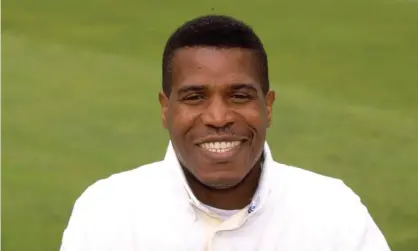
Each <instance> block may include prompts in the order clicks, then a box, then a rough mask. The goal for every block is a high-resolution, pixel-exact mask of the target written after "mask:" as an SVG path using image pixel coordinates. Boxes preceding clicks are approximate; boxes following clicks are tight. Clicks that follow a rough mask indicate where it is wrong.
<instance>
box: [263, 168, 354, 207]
mask: <svg viewBox="0 0 418 251" xmlns="http://www.w3.org/2000/svg"><path fill="white" fill-rule="evenodd" d="M272 169H274V171H272V172H271V176H273V179H275V180H277V181H280V183H281V184H280V185H279V183H278V182H276V184H277V185H279V186H282V187H283V188H285V189H286V191H287V192H289V193H291V194H292V195H295V196H302V197H303V198H304V199H305V200H307V201H311V200H326V201H330V199H337V198H338V200H349V201H359V200H360V198H359V196H358V195H357V194H356V193H355V192H354V191H353V190H352V189H351V188H350V187H349V186H347V184H346V183H345V182H344V181H343V180H341V179H339V178H335V177H330V176H326V175H322V174H319V173H316V172H313V171H309V170H306V169H302V168H298V167H295V166H289V165H284V164H280V163H277V162H274V167H273V168H272ZM273 186H274V185H273ZM330 202H332V201H330Z"/></svg>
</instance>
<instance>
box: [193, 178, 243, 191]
mask: <svg viewBox="0 0 418 251" xmlns="http://www.w3.org/2000/svg"><path fill="white" fill-rule="evenodd" d="M199 180H200V182H201V183H202V184H203V185H205V186H206V187H208V188H211V189H214V190H227V189H231V188H234V187H236V186H238V185H239V184H240V183H241V182H242V181H243V180H244V179H243V178H241V177H240V178H238V177H235V178H231V177H224V178H217V179H199Z"/></svg>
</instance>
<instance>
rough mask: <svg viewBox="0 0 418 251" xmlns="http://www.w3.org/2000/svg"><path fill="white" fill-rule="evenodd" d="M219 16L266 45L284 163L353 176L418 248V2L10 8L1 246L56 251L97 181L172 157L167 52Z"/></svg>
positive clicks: (400, 236)
mask: <svg viewBox="0 0 418 251" xmlns="http://www.w3.org/2000/svg"><path fill="white" fill-rule="evenodd" d="M237 6H239V8H237ZM212 8H214V12H216V13H223V14H231V15H234V16H236V17H238V18H243V19H244V20H245V21H247V22H249V23H250V24H252V25H253V26H254V28H255V29H256V31H257V32H258V33H259V35H260V36H261V37H262V39H263V41H264V42H265V45H266V48H267V50H268V54H269V62H270V72H271V81H272V82H273V83H274V84H273V87H274V88H275V89H276V91H277V99H278V100H277V103H276V106H275V109H276V110H275V112H274V121H273V124H274V126H273V128H272V129H271V130H270V131H269V136H268V137H269V142H270V145H271V147H272V150H273V153H274V154H275V156H276V159H277V160H278V161H280V162H284V163H287V164H292V165H297V166H300V167H302V168H306V169H310V170H314V171H316V172H320V173H323V174H326V175H330V176H334V177H338V178H342V179H343V180H344V181H346V183H347V184H348V185H350V186H351V187H352V188H353V189H354V190H355V191H356V192H357V193H358V194H359V195H360V196H361V197H362V198H363V201H364V203H365V204H366V205H367V206H368V208H369V210H370V212H371V214H372V215H373V217H374V218H375V220H376V222H377V223H378V225H379V226H380V228H381V229H382V231H383V232H384V233H385V235H386V237H387V239H388V240H389V242H390V244H391V246H392V248H393V250H395V251H412V250H418V237H417V236H418V200H417V199H416V198H417V197H418V183H417V182H416V180H417V179H418V169H417V168H416V167H417V166H418V157H417V156H416V155H415V154H416V153H418V134H417V132H418V70H417V65H418V29H416V24H418V15H417V13H418V3H417V2H413V1H410V2H407V1H396V0H393V1H389V0H385V1H383V0H382V1H375V0H367V1H338V2H336V1H330V0H328V1H325V0H319V1H307V0H298V1H272V0H270V1H269V0H261V1H257V2H253V1H247V0H245V1H239V2H238V1H220V0H216V1H211V2H204V3H197V2H194V1H187V0H182V1H180V2H170V1H162V2H161V1H160V2H159V3H157V2H155V1H141V2H137V1H132V0H120V1H115V0H113V1H112V0H106V1H97V0H89V1H81V0H74V1H52V0H39V1H29V0H16V1H11V0H7V1H3V3H2V42H3V44H2V61H3V65H2V84H3V89H2V105H3V111H2V112H3V113H2V115H3V116H2V119H3V121H2V122H3V124H2V127H3V131H2V144H3V151H2V155H3V159H2V166H3V173H2V176H3V177H2V205H3V207H2V223H3V231H2V244H1V245H2V250H7V251H17V250H29V249H30V250H33V251H37V250H57V248H58V246H59V243H60V239H61V234H62V231H63V229H64V227H65V225H66V224H67V220H68V217H69V213H70V211H71V207H72V205H73V203H74V200H75V199H76V198H77V197H78V196H79V195H80V193H81V192H82V191H83V190H84V189H85V188H86V187H87V186H88V185H89V184H91V183H92V182H94V181H95V180H97V179H99V178H104V177H107V176H108V175H110V174H111V173H115V172H119V171H122V170H127V169H131V168H135V167H136V166H139V165H142V164H145V163H148V162H150V161H155V160H158V159H160V158H162V157H163V155H164V150H165V147H166V141H167V139H168V137H167V135H166V132H165V131H164V130H163V129H162V127H161V126H160V115H159V106H158V102H157V92H158V91H159V88H160V65H161V62H160V61H161V55H162V49H163V46H164V43H165V40H166V39H167V38H168V36H169V35H170V33H171V32H172V30H173V29H174V28H175V27H176V26H177V25H179V24H180V23H182V22H183V21H185V20H187V19H189V18H192V17H195V16H197V15H200V14H207V13H212ZM151 149H152V150H151Z"/></svg>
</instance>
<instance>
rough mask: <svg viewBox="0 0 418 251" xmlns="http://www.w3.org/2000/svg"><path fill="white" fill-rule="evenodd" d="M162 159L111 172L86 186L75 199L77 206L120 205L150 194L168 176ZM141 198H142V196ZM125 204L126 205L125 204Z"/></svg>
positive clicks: (162, 184)
mask: <svg viewBox="0 0 418 251" xmlns="http://www.w3.org/2000/svg"><path fill="white" fill-rule="evenodd" d="M166 170H167V168H166V167H165V165H163V162H162V161H159V162H153V163H149V164H145V165H142V166H139V167H137V168H135V169H132V170H128V171H123V172H120V173H115V174H112V175H111V176H109V177H106V178H103V179H99V180H97V181H96V182H94V183H93V184H91V185H90V186H88V187H87V188H86V189H85V190H84V191H83V192H82V194H81V195H80V196H79V197H78V199H77V200H76V205H77V206H80V207H81V206H82V207H95V208H97V207H103V206H106V205H107V204H112V207H114V205H117V204H119V205H122V204H125V203H129V201H131V199H132V197H133V196H135V197H137V198H141V197H144V196H151V195H152V194H153V192H154V191H155V192H158V191H159V189H163V187H161V186H164V184H166V183H167V182H165V180H166V179H168V178H169V175H167V172H166ZM142 199H143V198H142ZM125 206H126V205H125Z"/></svg>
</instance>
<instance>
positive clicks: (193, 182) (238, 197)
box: [184, 160, 261, 210]
mask: <svg viewBox="0 0 418 251" xmlns="http://www.w3.org/2000/svg"><path fill="white" fill-rule="evenodd" d="M184 169H185V168H184ZM184 173H185V176H186V180H187V182H188V183H189V186H190V189H191V190H192V192H193V194H194V195H195V196H196V198H197V199H198V200H199V201H200V202H202V203H204V204H206V205H208V206H211V207H215V208H219V209H225V210H235V209H242V208H244V207H246V206H247V205H248V204H250V203H251V200H252V198H253V196H254V194H255V192H256V190H257V187H258V182H259V180H260V176H261V160H260V161H258V162H257V164H256V165H255V166H254V167H253V168H252V169H251V171H250V172H249V173H248V175H247V176H246V177H245V178H244V180H243V181H241V182H240V183H239V184H238V185H236V186H234V187H232V188H228V189H219V190H217V189H213V188H210V187H208V186H206V185H204V184H202V183H201V182H199V181H198V180H197V179H196V178H195V177H194V176H193V175H192V174H191V173H190V172H188V171H186V170H185V172H184Z"/></svg>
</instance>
